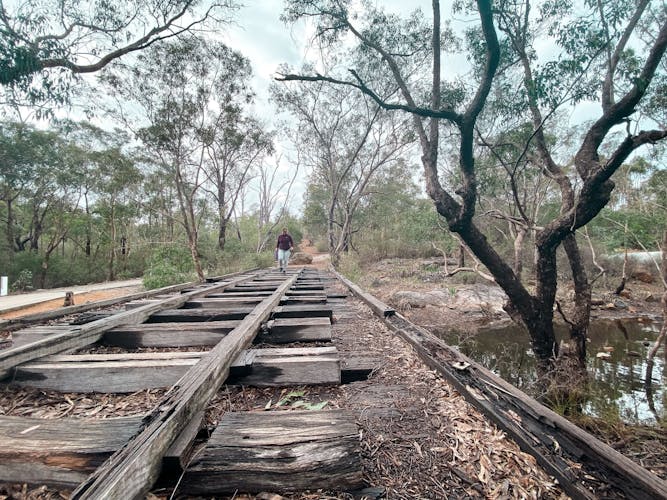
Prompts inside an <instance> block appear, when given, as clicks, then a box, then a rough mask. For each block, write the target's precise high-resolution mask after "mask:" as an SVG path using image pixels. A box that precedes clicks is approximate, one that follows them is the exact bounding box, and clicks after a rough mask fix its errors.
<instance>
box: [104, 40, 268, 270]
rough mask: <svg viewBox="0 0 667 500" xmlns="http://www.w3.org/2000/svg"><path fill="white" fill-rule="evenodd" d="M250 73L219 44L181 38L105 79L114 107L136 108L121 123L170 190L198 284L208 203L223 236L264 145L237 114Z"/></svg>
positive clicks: (260, 136)
mask: <svg viewBox="0 0 667 500" xmlns="http://www.w3.org/2000/svg"><path fill="white" fill-rule="evenodd" d="M249 77H250V67H249V63H248V61H247V60H246V59H245V58H244V57H243V56H242V55H240V54H239V53H237V52H235V51H233V50H231V49H229V48H228V47H227V46H225V45H224V44H222V43H219V42H212V41H207V40H204V39H203V38H197V37H190V38H183V39H179V40H176V41H173V42H171V43H164V44H160V45H154V46H152V47H150V48H149V49H147V50H146V51H144V52H142V53H141V54H140V55H139V56H138V57H137V60H136V63H134V64H133V66H132V67H131V68H127V69H125V70H124V71H120V70H119V71H114V72H110V73H109V74H107V75H105V80H106V81H107V82H108V83H109V84H110V85H111V87H112V88H113V89H114V92H115V93H116V95H117V96H118V97H120V98H121V99H119V102H120V101H121V100H129V101H130V102H132V103H135V104H138V105H139V107H138V108H135V109H134V110H129V111H128V109H125V108H122V109H124V112H127V113H130V115H132V113H134V115H132V118H130V115H126V116H125V119H126V123H127V124H128V126H133V125H132V123H133V122H134V121H136V122H137V123H140V124H141V127H140V128H139V129H138V130H136V133H137V137H138V138H139V139H140V140H141V141H142V143H143V145H144V146H145V148H146V152H149V153H150V154H151V155H152V156H153V161H154V162H155V163H156V168H157V169H158V171H159V172H161V173H163V174H165V175H167V176H168V177H169V178H170V179H171V182H172V184H173V187H174V190H175V197H176V201H177V206H178V211H179V215H180V217H179V220H178V222H179V224H180V225H181V226H182V227H183V229H184V231H185V235H186V238H187V242H188V247H189V249H190V254H191V256H192V261H193V265H194V268H195V271H196V273H197V275H198V276H199V278H200V279H202V280H203V279H204V271H203V267H202V263H201V258H200V249H199V234H200V229H201V227H202V224H203V223H204V222H205V220H206V219H207V217H208V215H209V212H210V211H211V207H210V201H211V198H213V199H214V201H215V204H216V209H215V211H216V212H217V214H218V218H219V235H221V236H220V238H219V240H221V244H222V245H223V246H224V237H225V236H224V235H225V231H226V225H227V222H228V220H229V217H230V216H231V214H232V213H233V208H234V207H233V205H234V203H236V201H237V199H238V195H237V193H238V192H240V191H239V190H240V189H241V188H242V187H243V186H244V185H245V183H246V182H247V180H248V178H249V176H250V171H251V168H252V166H253V165H254V162H255V161H256V159H257V158H258V157H261V155H262V154H264V153H265V152H266V151H268V150H270V147H271V143H270V140H269V139H268V138H267V136H266V134H264V133H262V131H261V130H258V129H257V127H256V126H255V124H254V122H252V121H251V120H249V119H247V118H245V117H244V116H243V113H242V109H243V106H244V105H245V104H246V103H248V102H249V101H250V99H251V97H252V95H251V92H250V90H249V88H248V80H249Z"/></svg>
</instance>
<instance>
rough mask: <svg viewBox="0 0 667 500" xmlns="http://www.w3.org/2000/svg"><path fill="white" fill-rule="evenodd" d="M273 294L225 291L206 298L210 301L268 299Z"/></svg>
mask: <svg viewBox="0 0 667 500" xmlns="http://www.w3.org/2000/svg"><path fill="white" fill-rule="evenodd" d="M272 294H273V292H271V291H269V292H232V291H227V290H225V291H224V292H222V293H211V294H209V295H207V297H209V298H211V299H217V298H225V297H263V298H266V297H269V296H271V295H272Z"/></svg>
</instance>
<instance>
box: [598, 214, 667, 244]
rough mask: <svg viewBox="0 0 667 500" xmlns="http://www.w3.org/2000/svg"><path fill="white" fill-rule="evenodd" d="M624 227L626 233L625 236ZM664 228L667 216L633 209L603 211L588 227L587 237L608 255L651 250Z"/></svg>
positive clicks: (659, 239)
mask: <svg viewBox="0 0 667 500" xmlns="http://www.w3.org/2000/svg"><path fill="white" fill-rule="evenodd" d="M626 225H627V228H628V231H627V234H626V232H625V229H624V228H625V226H626ZM665 227H667V212H665V211H660V210H659V211H655V212H646V211H640V210H637V209H632V208H624V209H617V210H613V209H611V208H605V209H603V210H602V212H601V213H600V215H599V216H598V217H597V218H596V219H594V220H593V221H592V222H591V223H590V225H589V229H590V234H591V236H592V237H593V238H594V239H595V240H596V241H599V242H600V243H601V244H602V245H603V246H604V248H605V250H606V251H607V252H612V251H614V250H618V249H621V248H629V249H641V248H642V246H643V247H644V248H647V249H650V250H653V249H656V248H657V246H658V242H659V241H661V238H662V233H663V231H664V230H665Z"/></svg>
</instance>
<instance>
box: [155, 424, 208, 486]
mask: <svg viewBox="0 0 667 500" xmlns="http://www.w3.org/2000/svg"><path fill="white" fill-rule="evenodd" d="M203 421H204V412H203V411H200V412H199V413H197V415H195V416H194V417H193V418H192V420H190V422H189V423H188V425H186V426H185V428H184V429H183V430H182V431H181V433H180V434H179V435H178V437H177V438H176V441H174V443H173V444H172V445H171V446H170V447H169V449H168V450H167V453H165V455H164V458H163V459H162V475H163V476H165V475H166V476H169V477H174V476H180V475H181V473H182V472H183V470H184V469H185V466H186V465H187V464H188V462H189V461H190V457H191V456H192V452H193V451H194V450H193V444H194V440H195V438H196V437H197V434H198V433H199V430H200V429H201V428H202V427H203V425H204V422H203Z"/></svg>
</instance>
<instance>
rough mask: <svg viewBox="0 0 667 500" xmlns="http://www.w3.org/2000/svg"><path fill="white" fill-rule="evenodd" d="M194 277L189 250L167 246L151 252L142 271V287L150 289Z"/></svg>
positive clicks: (183, 281) (189, 279) (192, 279)
mask: <svg viewBox="0 0 667 500" xmlns="http://www.w3.org/2000/svg"><path fill="white" fill-rule="evenodd" d="M195 279H196V274H195V273H194V270H193V269H192V258H191V256H190V251H189V250H188V249H187V248H183V247H178V246H168V247H162V248H159V249H158V250H156V251H155V253H153V255H152V256H151V258H150V260H149V263H148V268H147V269H146V271H145V272H144V276H143V283H144V288H146V289H147V290H151V289H153V288H161V287H163V286H169V285H174V284H177V283H186V282H188V281H194V280H195Z"/></svg>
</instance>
